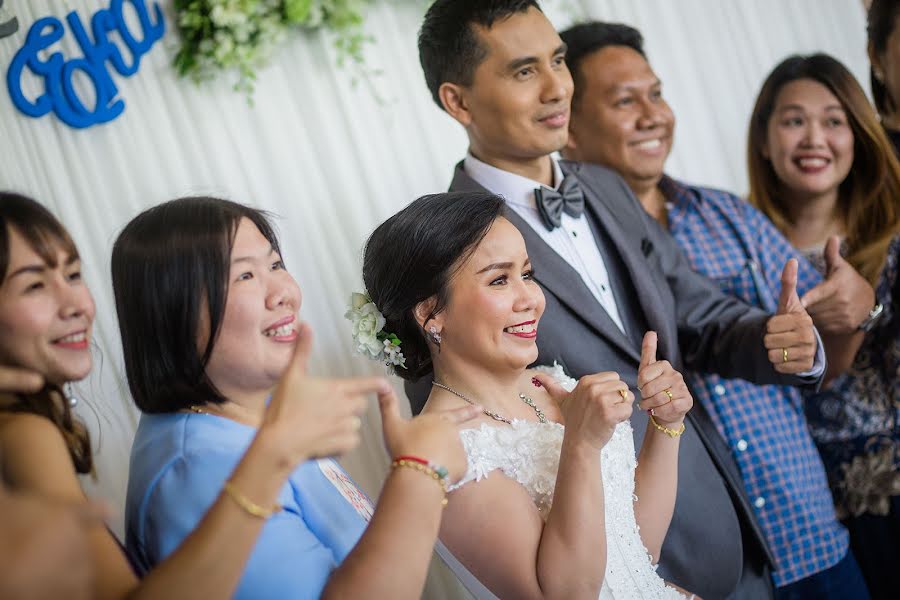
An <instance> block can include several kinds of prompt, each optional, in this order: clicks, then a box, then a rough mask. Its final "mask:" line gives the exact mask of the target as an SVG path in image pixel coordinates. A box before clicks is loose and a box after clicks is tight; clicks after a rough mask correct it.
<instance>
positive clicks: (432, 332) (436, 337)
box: [428, 325, 441, 348]
mask: <svg viewBox="0 0 900 600" xmlns="http://www.w3.org/2000/svg"><path fill="white" fill-rule="evenodd" d="M428 334H429V336H430V337H431V341H432V342H434V343H435V345H436V346H438V347H439V348H440V345H441V334H440V333H439V332H438V330H437V327H435V326H434V325H432V326H431V327H430V328H429V329H428Z"/></svg>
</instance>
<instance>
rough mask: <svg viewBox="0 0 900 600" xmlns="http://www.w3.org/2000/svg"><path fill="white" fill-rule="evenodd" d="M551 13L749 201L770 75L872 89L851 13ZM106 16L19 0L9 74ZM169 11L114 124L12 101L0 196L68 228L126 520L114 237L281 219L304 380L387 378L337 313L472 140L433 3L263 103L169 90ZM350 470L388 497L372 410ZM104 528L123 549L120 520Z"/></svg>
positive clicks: (125, 402)
mask: <svg viewBox="0 0 900 600" xmlns="http://www.w3.org/2000/svg"><path fill="white" fill-rule="evenodd" d="M545 3H546V6H545V9H546V10H547V13H548V15H549V16H550V17H551V19H552V20H553V21H554V23H556V24H557V25H558V26H559V27H565V26H568V25H569V24H571V23H573V22H574V21H577V20H582V19H585V18H597V19H603V20H610V21H621V22H625V23H629V24H632V25H635V26H637V27H638V28H640V29H641V30H642V31H643V33H644V35H645V38H646V45H647V51H648V54H649V57H650V60H651V62H652V64H653V66H654V67H655V69H656V71H657V73H658V74H659V76H660V77H661V78H662V79H663V81H664V82H665V93H666V96H667V97H668V99H669V102H670V103H671V105H672V107H673V109H674V111H675V113H676V116H677V118H678V127H677V143H676V145H675V150H674V154H673V156H672V158H671V160H670V162H669V167H670V169H669V170H670V172H671V173H672V174H673V175H675V176H679V177H683V178H685V179H687V180H690V181H693V182H698V183H704V184H709V185H715V186H720V187H723V188H726V189H730V190H734V191H737V192H744V191H745V190H746V183H745V181H746V176H745V172H744V166H743V165H744V145H745V135H746V133H745V131H746V122H747V118H748V115H749V113H750V109H751V107H752V103H753V100H754V98H755V95H756V92H757V90H758V87H759V85H760V84H761V81H762V78H763V77H764V76H765V75H766V74H767V73H768V71H769V70H770V69H771V68H772V67H773V66H774V65H775V63H776V62H778V61H779V60H780V59H781V58H783V57H784V56H786V55H787V54H790V53H795V52H810V51H816V50H822V51H826V52H829V53H831V54H833V55H835V56H836V57H838V58H839V59H840V60H842V61H843V62H844V63H845V64H847V65H848V66H849V67H850V69H851V70H852V71H853V72H854V73H855V74H856V75H857V77H858V78H860V80H861V81H866V80H867V73H868V67H867V63H866V56H865V34H864V32H865V23H864V14H863V10H862V7H861V6H860V3H859V2H858V1H857V0H790V1H787V2H786V1H784V0H680V1H679V2H671V1H669V0H632V1H626V0H580V1H576V0H547V1H546V2H545ZM108 5H109V3H108V1H106V0H72V1H65V0H29V1H27V2H25V1H16V0H7V2H5V4H4V6H3V9H2V14H0V17H10V16H15V17H17V18H18V19H19V23H20V30H19V32H18V33H16V34H14V35H13V36H11V37H8V38H5V39H2V40H0V69H2V71H3V72H4V73H5V72H6V69H7V68H8V66H9V63H10V61H11V60H12V58H13V56H14V54H15V52H16V51H17V50H18V48H19V47H20V46H21V45H22V43H23V42H24V39H25V34H26V32H27V30H28V28H29V27H30V26H31V24H32V23H33V22H34V21H35V20H36V19H38V18H40V17H43V16H48V15H54V16H56V17H58V18H62V17H64V15H65V14H66V13H68V12H69V11H70V10H77V11H78V12H79V14H80V15H81V17H82V20H83V21H85V22H86V21H87V20H88V19H89V17H90V15H92V14H93V13H94V12H96V10H98V9H100V8H105V7H107V6H108ZM160 5H162V6H163V8H164V10H165V12H166V18H167V28H168V31H167V33H166V36H165V38H164V39H163V40H162V41H161V42H160V43H159V44H158V45H157V46H156V47H154V48H153V49H152V50H151V51H150V53H149V54H147V55H146V56H145V57H144V59H143V63H142V65H141V69H140V71H139V72H138V73H137V75H135V76H133V77H131V78H122V77H118V76H117V75H116V76H115V77H116V82H117V84H118V86H119V92H120V97H122V98H123V99H124V100H125V103H126V109H125V112H124V114H123V115H122V116H121V117H119V118H118V119H117V120H115V121H113V122H111V123H108V124H105V125H100V126H96V127H92V128H90V129H85V130H75V129H72V128H69V127H68V126H66V125H64V124H63V123H62V122H60V121H59V120H58V119H57V118H56V117H55V116H52V115H48V116H45V117H43V118H41V119H31V118H28V117H26V116H24V115H22V114H21V113H19V112H18V111H17V110H16V109H15V108H14V106H13V105H12V103H11V101H10V99H9V96H8V94H7V93H6V90H5V89H4V90H0V189H10V190H16V191H20V192H24V193H26V194H28V195H31V196H33V197H35V198H37V199H39V200H41V201H42V202H44V203H45V204H46V205H47V206H49V207H50V208H51V209H52V210H53V211H54V212H55V213H56V214H57V215H58V216H59V217H60V218H61V219H62V221H63V222H64V223H65V224H66V226H67V227H68V228H69V230H70V231H71V232H72V234H73V235H74V237H75V240H76V242H77V244H78V246H79V249H80V251H81V254H82V258H83V262H84V265H85V274H86V277H87V280H88V281H89V283H90V285H91V287H92V289H93V291H94V296H95V299H96V301H97V309H98V310H97V320H96V324H95V339H96V346H97V348H96V353H97V358H98V360H97V364H96V368H95V371H94V374H93V375H92V376H91V377H90V378H89V379H88V380H86V381H85V382H83V383H81V384H80V385H79V386H78V393H79V395H80V397H81V398H82V400H83V401H82V402H81V403H80V405H79V413H80V414H81V416H82V418H83V419H84V420H85V421H86V422H87V423H88V425H89V427H90V428H91V430H92V432H93V436H94V444H95V449H96V451H97V453H98V474H99V479H98V481H97V482H96V483H92V482H86V484H87V485H88V487H89V488H91V489H92V490H94V491H95V492H96V493H97V495H99V496H101V497H103V498H105V499H107V500H108V501H110V503H111V504H112V505H113V506H114V507H116V508H117V509H121V507H122V506H123V504H124V496H125V484H126V480H127V473H128V454H129V450H130V447H131V440H132V437H133V434H134V429H135V426H136V423H137V417H138V415H137V412H136V411H135V409H134V407H133V405H132V403H131V400H130V398H129V396H128V389H127V384H126V383H125V380H124V370H123V368H122V358H121V348H120V341H119V336H118V329H117V323H116V317H115V308H114V304H113V300H112V290H111V285H110V277H109V257H110V252H111V247H112V242H113V240H114V239H115V236H116V235H117V233H118V232H119V231H120V229H121V228H122V226H123V225H124V224H125V223H126V222H127V221H128V220H129V219H130V218H131V217H133V216H134V215H135V214H136V213H137V212H139V211H140V210H142V209H144V208H147V207H149V206H152V205H154V204H156V203H159V202H161V201H164V200H167V199H171V198H175V197H178V196H182V195H187V194H197V193H210V194H218V195H222V196H225V197H228V198H231V199H234V200H238V201H241V202H245V203H249V204H252V205H255V206H259V207H262V208H265V209H267V210H270V211H272V212H274V213H276V214H277V215H279V216H280V219H279V220H278V225H279V227H280V231H281V238H282V242H283V247H284V252H285V258H286V262H287V265H288V268H289V269H290V270H291V271H292V273H293V274H294V275H295V277H296V278H297V279H298V281H299V282H300V285H301V288H302V290H303V293H304V303H303V308H302V316H303V318H305V319H307V320H309V321H310V322H311V323H312V324H313V327H314V329H315V332H316V336H317V337H316V343H315V355H314V358H313V361H312V369H313V370H314V371H315V372H316V373H319V374H328V375H352V374H366V373H377V372H379V371H380V370H381V369H380V367H379V366H378V365H374V364H372V363H370V362H368V361H366V360H364V359H362V358H358V357H354V356H353V355H352V353H351V345H350V341H349V338H348V335H347V331H348V329H347V325H346V322H345V321H344V320H343V317H342V315H343V312H344V310H345V304H346V301H347V299H348V297H349V294H350V292H351V291H352V290H356V289H359V287H360V274H359V270H360V262H361V261H360V255H361V248H362V245H363V242H364V240H365V238H366V236H367V234H368V233H369V232H370V231H371V230H372V229H373V228H374V227H375V226H376V225H377V224H378V223H380V222H381V221H382V220H384V219H385V218H387V217H388V216H390V215H391V214H393V213H394V212H396V211H397V210H398V209H399V208H401V207H402V206H403V205H405V204H406V203H408V202H410V201H411V200H412V199H414V198H415V197H417V196H419V195H421V194H425V193H429V192H435V191H442V190H444V189H446V187H447V185H448V183H449V180H450V174H451V169H452V167H453V165H454V163H455V162H456V161H458V160H459V159H460V158H461V157H462V156H463V154H464V153H465V150H466V139H465V135H464V134H463V131H462V130H461V129H460V128H459V127H458V126H457V125H456V124H455V123H454V122H452V121H451V119H449V118H448V117H447V116H446V115H444V114H443V113H442V112H441V111H440V110H438V109H437V108H436V107H435V106H434V105H433V103H432V102H431V99H430V96H429V94H428V92H427V90H426V88H425V84H424V81H423V78H422V75H421V71H420V68H419V64H418V58H417V53H416V32H417V30H418V26H419V22H420V19H421V16H422V14H423V11H424V8H425V6H426V3H425V2H421V1H418V0H390V1H385V2H382V3H379V4H378V5H377V6H375V7H373V8H372V10H371V11H370V13H369V19H368V22H367V29H368V31H369V32H371V33H372V34H373V35H374V37H375V38H376V40H377V41H376V43H374V44H372V45H370V46H368V47H367V48H366V61H367V64H368V65H369V66H370V67H373V68H377V69H381V70H382V73H381V74H380V75H378V76H375V77H373V78H371V80H369V81H368V82H363V83H361V84H359V85H353V83H352V82H351V76H350V74H349V73H348V72H347V71H344V70H341V69H337V68H336V67H335V60H334V58H335V57H334V51H333V49H332V46H331V42H330V40H329V39H328V38H327V36H321V35H308V36H299V37H297V38H296V39H294V40H292V41H290V42H288V43H287V44H286V45H285V46H284V47H283V48H282V49H281V50H280V51H279V52H278V53H277V55H276V56H275V58H274V60H273V62H272V65H271V66H270V67H269V68H267V69H265V70H263V71H261V72H260V74H259V80H258V84H257V87H256V94H255V96H254V100H255V104H254V105H253V106H250V105H248V103H247V102H246V100H245V98H244V97H243V96H242V95H240V94H237V93H234V92H233V91H232V90H231V88H230V83H229V82H227V81H218V82H214V83H212V84H209V85H205V86H203V87H198V86H196V85H194V84H193V83H191V82H190V81H187V80H182V79H179V78H178V77H177V76H176V74H175V72H174V70H173V69H172V67H171V60H172V57H173V56H174V53H175V51H176V49H177V39H176V33H175V27H174V21H173V14H172V7H171V2H170V1H163V2H160ZM6 20H7V18H0V21H6ZM60 47H61V49H62V50H63V52H64V53H65V54H66V56H67V57H77V56H78V55H79V52H78V50H77V47H76V46H75V45H74V44H73V43H72V40H71V34H70V33H69V34H67V36H66V38H65V39H64V40H63V42H62V43H61V44H60ZM31 83H35V82H31ZM866 87H868V86H867V85H866ZM33 89H37V88H33ZM398 389H399V388H398ZM323 401H327V399H323ZM343 462H344V464H345V466H346V467H347V468H348V469H349V471H350V472H351V474H352V475H353V476H354V478H355V479H356V480H357V481H358V482H359V483H360V484H361V485H362V487H363V488H364V489H365V490H366V491H367V492H368V493H369V494H370V495H372V496H373V497H374V496H377V493H378V490H379V486H380V483H381V481H382V479H383V476H384V473H385V470H386V463H387V461H386V456H385V454H384V451H383V447H382V442H381V433H380V423H379V418H378V411H377V408H376V407H375V404H374V402H373V404H372V407H371V408H370V411H369V418H368V420H367V425H366V426H365V431H364V442H363V444H362V445H361V447H360V448H359V449H358V450H357V451H356V452H354V453H353V454H352V455H350V456H348V457H347V458H346V459H345V460H344V461H343ZM498 518H500V516H499V515H498ZM112 526H113V529H114V530H115V531H117V532H118V533H120V534H121V532H122V523H121V516H120V518H118V519H117V520H116V522H114V523H112ZM463 594H464V592H463V591H462V590H461V588H459V586H458V585H457V584H456V583H455V581H454V580H453V579H452V576H450V575H448V574H447V573H446V572H445V571H443V570H442V568H439V567H438V568H435V569H434V571H433V576H432V578H431V580H430V582H429V586H428V588H427V590H426V597H429V598H434V599H438V598H458V597H462V595H463Z"/></svg>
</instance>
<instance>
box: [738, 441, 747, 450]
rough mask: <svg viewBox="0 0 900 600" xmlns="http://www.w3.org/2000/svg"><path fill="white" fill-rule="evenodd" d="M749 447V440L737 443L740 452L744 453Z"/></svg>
mask: <svg viewBox="0 0 900 600" xmlns="http://www.w3.org/2000/svg"><path fill="white" fill-rule="evenodd" d="M748 445H749V444H747V440H738V443H737V449H738V452H744V451H745V450H746V449H747V446H748Z"/></svg>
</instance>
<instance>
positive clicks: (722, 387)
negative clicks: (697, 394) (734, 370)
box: [713, 383, 725, 396]
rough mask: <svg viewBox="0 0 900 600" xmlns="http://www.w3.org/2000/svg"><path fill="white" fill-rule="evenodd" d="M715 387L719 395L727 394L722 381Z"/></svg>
mask: <svg viewBox="0 0 900 600" xmlns="http://www.w3.org/2000/svg"><path fill="white" fill-rule="evenodd" d="M713 389H714V390H715V392H716V394H718V395H719V396H724V395H725V386H724V385H722V384H721V383H720V384H718V385H716V387H714V388H713Z"/></svg>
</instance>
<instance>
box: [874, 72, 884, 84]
mask: <svg viewBox="0 0 900 600" xmlns="http://www.w3.org/2000/svg"><path fill="white" fill-rule="evenodd" d="M872 74H873V75H875V79H877V80H878V83H884V73H882V72H881V69H872Z"/></svg>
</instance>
